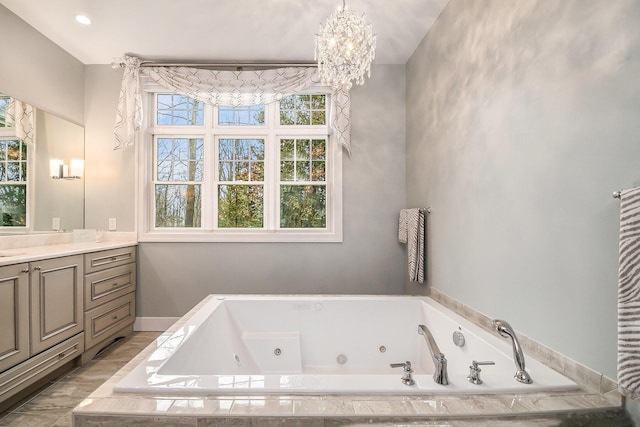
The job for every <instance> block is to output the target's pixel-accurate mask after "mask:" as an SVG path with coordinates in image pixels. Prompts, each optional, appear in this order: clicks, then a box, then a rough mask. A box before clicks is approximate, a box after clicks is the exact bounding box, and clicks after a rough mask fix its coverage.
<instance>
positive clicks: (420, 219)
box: [398, 208, 425, 283]
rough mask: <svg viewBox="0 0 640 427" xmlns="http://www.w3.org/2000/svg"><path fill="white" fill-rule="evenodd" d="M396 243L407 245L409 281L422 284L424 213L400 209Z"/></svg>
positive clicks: (420, 210)
mask: <svg viewBox="0 0 640 427" xmlns="http://www.w3.org/2000/svg"><path fill="white" fill-rule="evenodd" d="M398 241H399V242H400V243H407V259H408V270H409V281H411V282H418V283H423V282H424V253H425V213H424V210H422V209H417V208H416V209H402V210H401V211H400V217H399V219H398Z"/></svg>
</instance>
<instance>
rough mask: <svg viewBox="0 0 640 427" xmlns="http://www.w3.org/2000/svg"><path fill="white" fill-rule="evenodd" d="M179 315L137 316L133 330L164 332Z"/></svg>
mask: <svg viewBox="0 0 640 427" xmlns="http://www.w3.org/2000/svg"><path fill="white" fill-rule="evenodd" d="M178 319H179V317H136V321H135V322H134V323H133V330H134V331H138V332H164V331H166V330H167V329H169V327H170V326H171V325H173V324H174V323H176V321H177V320H178Z"/></svg>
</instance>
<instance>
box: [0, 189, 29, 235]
mask: <svg viewBox="0 0 640 427" xmlns="http://www.w3.org/2000/svg"><path fill="white" fill-rule="evenodd" d="M26 200H27V187H26V186H25V185H0V214H2V224H0V225H1V226H2V227H25V226H26V225H27V204H26Z"/></svg>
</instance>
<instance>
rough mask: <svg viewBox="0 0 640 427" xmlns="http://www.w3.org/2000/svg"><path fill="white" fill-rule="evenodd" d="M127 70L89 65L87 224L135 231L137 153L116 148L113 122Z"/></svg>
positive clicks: (86, 109) (88, 226) (86, 146)
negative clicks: (111, 221)
mask: <svg viewBox="0 0 640 427" xmlns="http://www.w3.org/2000/svg"><path fill="white" fill-rule="evenodd" d="M122 72H123V70H121V69H117V70H114V69H113V68H111V66H110V65H87V66H86V67H85V101H84V102H85V191H86V197H85V227H86V228H95V229H101V230H108V228H109V218H115V219H116V223H117V229H118V231H135V212H136V199H135V194H136V190H135V189H136V185H137V184H136V169H135V166H136V155H135V150H134V149H133V148H129V149H126V150H117V151H114V149H113V125H114V123H115V118H116V107H117V105H118V96H119V94H120V84H121V83H122Z"/></svg>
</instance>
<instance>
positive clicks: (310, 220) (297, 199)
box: [280, 185, 327, 228]
mask: <svg viewBox="0 0 640 427" xmlns="http://www.w3.org/2000/svg"><path fill="white" fill-rule="evenodd" d="M326 206H327V189H326V187H325V186H324V185H281V186H280V227H281V228H324V227H326V223H327V212H326Z"/></svg>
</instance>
